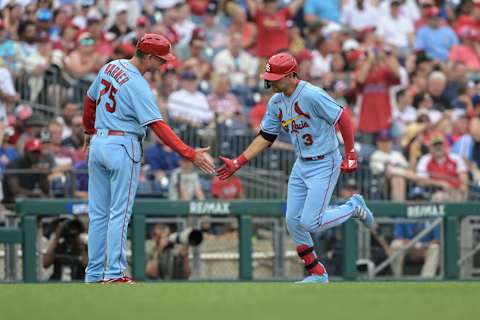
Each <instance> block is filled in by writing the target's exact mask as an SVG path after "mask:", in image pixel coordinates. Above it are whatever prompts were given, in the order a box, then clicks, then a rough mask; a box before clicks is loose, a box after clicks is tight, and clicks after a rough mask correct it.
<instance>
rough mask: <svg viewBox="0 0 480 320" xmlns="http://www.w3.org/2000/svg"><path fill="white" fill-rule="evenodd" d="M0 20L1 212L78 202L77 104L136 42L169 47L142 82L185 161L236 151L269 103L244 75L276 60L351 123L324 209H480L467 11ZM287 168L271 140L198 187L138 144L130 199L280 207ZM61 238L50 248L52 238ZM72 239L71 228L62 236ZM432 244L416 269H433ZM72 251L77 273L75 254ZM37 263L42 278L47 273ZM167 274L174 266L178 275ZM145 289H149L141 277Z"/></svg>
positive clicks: (318, 0)
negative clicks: (290, 63) (421, 204)
mask: <svg viewBox="0 0 480 320" xmlns="http://www.w3.org/2000/svg"><path fill="white" fill-rule="evenodd" d="M0 9H1V13H0V141H1V142H2V145H1V147H0V176H1V178H2V188H1V194H0V197H1V199H2V202H3V203H4V204H5V205H6V206H7V207H8V204H11V203H13V202H14V200H15V198H16V197H19V196H31V197H65V196H75V197H80V198H86V197H87V187H88V183H87V182H88V176H87V172H86V169H87V159H86V154H85V153H84V152H83V151H82V144H83V126H82V116H81V114H82V104H81V102H82V99H83V96H84V95H85V92H86V90H87V89H88V87H89V84H90V82H91V81H92V80H93V79H94V77H95V76H96V73H97V72H98V70H99V69H100V68H101V67H102V66H103V65H104V64H105V63H106V62H108V61H110V60H114V59H121V58H130V57H131V56H132V55H133V54H134V51H135V44H136V42H137V40H138V39H139V38H140V37H141V36H142V35H143V34H145V33H147V32H155V33H161V34H164V35H166V36H167V37H168V38H169V39H170V41H171V42H172V44H173V49H174V53H175V55H176V58H177V59H176V60H175V61H174V62H173V63H169V64H167V65H164V66H162V69H161V70H158V71H156V72H153V73H147V74H146V75H145V77H146V78H147V80H148V82H149V84H150V87H151V90H152V91H153V92H154V94H155V95H156V97H157V100H158V106H159V108H160V110H161V112H162V114H163V116H164V118H165V119H167V120H168V122H169V124H171V126H172V127H173V128H174V129H175V130H176V132H177V133H178V134H179V135H180V136H181V137H182V138H183V139H184V140H185V141H186V142H188V143H189V144H191V145H194V146H200V145H204V146H206V145H210V146H212V147H213V153H214V154H215V155H219V154H222V155H225V156H235V155H237V154H238V153H239V152H240V151H242V150H243V149H244V148H245V147H246V146H247V145H248V143H249V142H250V140H251V138H252V137H253V136H255V135H256V134H257V132H258V129H259V125H260V121H261V119H262V117H263V114H264V112H265V109H266V104H267V102H268V100H269V98H270V97H271V92H269V91H266V90H265V89H264V87H263V83H262V81H261V79H260V78H259V74H260V73H261V72H262V71H263V69H264V67H265V62H266V60H267V58H268V57H269V56H271V55H272V54H275V53H277V52H280V51H284V50H286V51H289V52H291V53H292V54H294V55H295V57H296V58H297V60H298V62H299V71H298V73H299V77H300V78H301V79H303V80H306V81H310V82H312V83H313V84H315V85H318V86H320V87H321V88H323V89H324V90H326V91H327V92H328V93H329V94H330V95H331V96H332V97H334V98H335V99H336V100H337V101H338V103H340V104H342V105H344V106H345V112H350V113H351V114H352V119H353V120H352V121H353V124H354V127H355V131H356V140H357V143H356V149H357V153H358V155H359V158H360V163H361V168H360V170H359V171H358V172H356V173H355V174H351V175H344V176H342V177H341V181H340V183H339V187H338V190H337V192H336V197H337V198H344V197H349V196H350V195H351V194H352V193H355V192H362V193H363V194H364V195H365V196H366V197H367V198H369V199H384V200H394V201H404V200H412V201H413V200H431V201H465V200H471V199H478V198H480V170H479V168H480V1H477V0H128V1H126V0H37V1H34V0H0ZM339 139H340V140H341V138H340V136H339ZM294 161H295V156H294V154H293V151H292V148H291V145H290V142H289V138H288V137H283V136H280V137H279V138H278V139H277V141H276V142H275V144H274V145H273V147H272V148H270V149H269V150H268V151H267V152H265V153H264V154H262V155H261V156H260V157H259V158H258V159H256V160H255V161H252V162H251V163H250V165H249V166H248V167H246V168H245V170H242V171H241V172H240V175H239V177H232V178H231V179H230V180H227V181H225V182H224V181H219V180H218V179H216V178H214V179H213V180H212V179H211V178H210V177H202V176H199V174H198V173H197V172H196V171H195V170H194V169H193V167H192V165H191V163H189V162H188V161H184V160H182V159H181V158H179V156H178V155H177V154H175V153H174V152H173V151H172V150H170V149H169V148H168V147H166V146H164V145H163V144H162V143H161V142H160V141H157V140H156V138H154V136H153V135H149V136H148V137H147V138H146V141H145V143H144V166H143V168H142V173H141V183H140V186H139V190H138V196H140V197H155V198H169V199H172V200H176V199H182V200H191V199H199V200H202V199H205V198H220V199H227V200H230V199H241V198H245V197H247V198H283V197H284V196H285V193H286V181H287V177H288V173H289V169H290V167H291V165H292V164H293V162H294ZM211 227H212V226H208V228H207V229H211ZM423 227H424V226H423V224H411V225H407V226H406V227H401V226H397V227H395V230H394V232H395V235H394V238H395V239H397V240H399V242H397V243H396V245H394V243H393V242H392V244H391V246H390V245H388V244H387V245H384V246H383V249H384V250H383V252H384V253H385V252H387V253H388V252H390V253H391V252H392V250H395V248H397V247H401V245H402V243H405V242H404V240H405V239H409V238H410V239H411V238H412V237H413V236H414V235H415V234H416V231H415V230H417V229H418V228H420V229H419V230H421V229H422V228H423ZM62 228H63V227H62V226H60V227H58V228H57V229H58V230H57V229H55V228H53V229H52V234H54V235H56V237H57V238H60V237H61V235H62V232H63V233H65V232H64V231H62V230H63V229H62ZM82 228H83V227H82ZM82 228H80V227H79V228H77V229H78V230H77V229H75V228H74V229H75V230H76V231H78V232H77V236H78V234H80V233H81V232H80V230H81V229H82ZM226 228H227V229H228V226H227V227H226ZM167 229H168V228H167V227H165V226H162V225H159V226H157V227H155V229H154V230H153V237H154V238H155V239H157V240H156V242H155V248H163V247H165V245H166V243H167V242H166V241H165V234H168V233H169V231H168V230H167ZM437 231H438V229H435V230H433V232H434V234H432V235H431V236H429V238H427V237H426V238H425V239H426V240H425V246H424V247H423V248H424V251H422V252H423V253H422V254H423V255H424V256H428V257H430V260H429V261H430V263H431V261H437V264H438V240H439V234H438V232H437ZM162 235H163V236H162ZM54 238H55V237H54ZM162 239H164V240H162ZM329 239H335V235H331V236H330V238H329ZM377 240H379V241H377V242H378V243H379V247H382V243H383V244H385V243H386V242H385V241H384V240H382V239H381V238H378V237H377ZM329 241H330V240H329ZM402 241H403V242H402ZM422 241H423V240H422ZM387 242H388V241H387ZM79 243H81V242H79ZM56 244H58V243H55V241H54V242H53V245H56ZM433 244H436V246H433V249H432V245H433ZM329 246H330V248H335V244H330V245H329ZM51 250H54V249H51ZM75 250H77V251H78V252H80V253H81V254H80V256H81V257H82V258H81V259H80V260H79V263H85V261H84V260H85V259H84V258H85V256H84V255H85V248H83V247H82V246H79V247H78V248H76V249H75ZM155 250H157V249H154V251H153V253H152V254H153V255H152V259H156V258H158V255H156V254H155V252H157V251H155ZM158 250H160V249H158ZM162 250H163V249H162ZM428 250H430V251H428ZM52 252H53V251H52ZM52 252H50V254H51V253H52ZM182 252H183V255H180V257H184V258H185V251H182ZM324 252H328V250H324ZM187 256H188V255H187ZM400 258H401V259H400ZM400 258H399V259H397V262H398V263H397V266H396V267H395V268H396V269H395V270H393V269H392V270H393V272H394V273H396V274H401V272H402V271H401V269H399V268H401V267H400V266H399V265H401V264H402V263H403V259H404V258H405V256H400ZM44 259H45V260H44V266H46V267H48V266H50V265H52V264H53V263H54V259H53V258H52V256H48V254H47V256H46V258H44ZM182 259H183V258H180V260H178V261H177V262H176V263H177V264H179V265H184V266H188V263H187V264H185V260H184V259H183V260H182ZM432 259H433V260H432ZM155 263H157V262H155ZM399 263H400V264H399ZM436 267H437V265H435V264H434V265H433V266H432V265H428V266H426V267H425V268H426V270H425V274H430V275H431V274H432V269H433V270H434V271H433V274H435V270H436ZM185 268H186V267H185ZM187 269H188V268H186V269H185V270H184V275H187V274H190V270H189V269H188V270H187ZM78 270H81V272H83V269H82V268H79V269H78ZM423 272H424V270H422V274H423ZM147 273H149V274H152V276H154V275H157V276H158V270H157V269H156V268H155V267H152V265H150V269H148V270H147ZM78 277H79V278H81V275H78Z"/></svg>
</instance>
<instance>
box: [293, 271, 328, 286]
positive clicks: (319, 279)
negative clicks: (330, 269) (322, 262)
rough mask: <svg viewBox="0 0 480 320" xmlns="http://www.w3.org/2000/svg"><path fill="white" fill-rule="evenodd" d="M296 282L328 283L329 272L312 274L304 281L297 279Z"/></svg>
mask: <svg viewBox="0 0 480 320" xmlns="http://www.w3.org/2000/svg"><path fill="white" fill-rule="evenodd" d="M295 283H328V273H326V272H325V273H324V274H322V275H318V274H311V275H309V276H308V277H306V278H305V279H303V280H302V281H297V282H295Z"/></svg>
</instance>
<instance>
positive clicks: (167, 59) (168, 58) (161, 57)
mask: <svg viewBox="0 0 480 320" xmlns="http://www.w3.org/2000/svg"><path fill="white" fill-rule="evenodd" d="M157 57H159V58H160V59H163V60H165V61H173V60H175V56H174V55H173V54H171V53H169V54H166V55H164V56H157Z"/></svg>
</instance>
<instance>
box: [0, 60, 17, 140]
mask: <svg viewBox="0 0 480 320" xmlns="http://www.w3.org/2000/svg"><path fill="white" fill-rule="evenodd" d="M16 99H17V93H16V92H15V87H14V84H13V79H12V75H11V74H10V71H8V69H7V68H5V67H0V141H3V133H4V131H5V127H6V126H7V124H8V121H7V106H8V105H10V104H13V103H14V102H15V101H16Z"/></svg>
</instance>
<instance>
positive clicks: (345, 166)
mask: <svg viewBox="0 0 480 320" xmlns="http://www.w3.org/2000/svg"><path fill="white" fill-rule="evenodd" d="M357 168H358V161H357V154H356V153H355V150H351V151H349V152H347V154H346V155H345V159H343V161H342V165H341V166H340V170H341V171H342V173H349V172H354V171H355V170H357Z"/></svg>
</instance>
